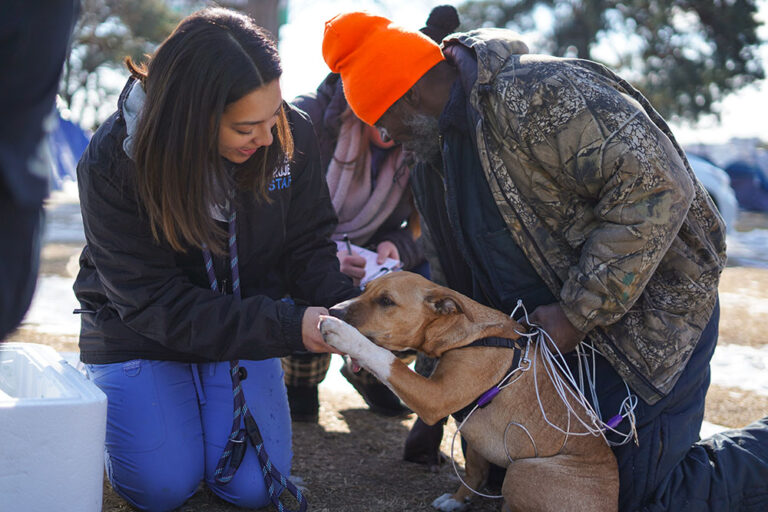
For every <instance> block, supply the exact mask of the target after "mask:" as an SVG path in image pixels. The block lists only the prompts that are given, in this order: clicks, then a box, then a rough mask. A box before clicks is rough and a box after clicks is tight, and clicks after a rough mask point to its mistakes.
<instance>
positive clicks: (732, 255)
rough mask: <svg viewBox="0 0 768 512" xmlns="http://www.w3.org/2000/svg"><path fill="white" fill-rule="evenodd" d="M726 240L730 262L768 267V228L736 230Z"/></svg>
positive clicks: (747, 265)
mask: <svg viewBox="0 0 768 512" xmlns="http://www.w3.org/2000/svg"><path fill="white" fill-rule="evenodd" d="M726 242H727V244H728V249H727V254H728V263H729V264H731V265H741V266H746V267H759V268H768V229H752V230H750V231H734V232H731V233H728V235H727V239H726Z"/></svg>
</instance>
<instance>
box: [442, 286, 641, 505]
mask: <svg viewBox="0 0 768 512" xmlns="http://www.w3.org/2000/svg"><path fill="white" fill-rule="evenodd" d="M520 308H522V310H523V316H524V318H525V322H526V323H527V324H528V325H529V326H531V330H530V331H529V332H518V331H515V332H516V333H517V334H519V335H520V336H522V337H525V338H527V339H528V341H527V342H526V345H525V353H524V355H523V356H522V357H521V358H520V365H519V366H518V367H517V368H514V369H512V371H510V372H509V373H508V374H507V375H506V376H505V377H504V378H503V379H502V380H501V382H500V383H499V384H498V385H497V386H496V387H497V388H499V389H503V388H505V387H507V386H509V385H510V384H512V383H513V382H515V381H517V379H518V378H519V377H520V376H521V375H522V373H523V372H525V371H527V370H528V369H529V367H531V361H533V364H532V367H533V382H534V388H535V390H536V400H537V401H538V403H539V410H540V411H541V414H542V416H543V417H544V421H546V422H547V424H548V425H549V426H551V427H552V428H554V429H555V430H557V431H558V432H561V433H563V434H565V436H566V437H565V440H564V441H563V446H565V443H566V442H567V439H568V437H569V436H571V435H576V436H582V435H593V436H600V437H602V438H603V439H604V440H605V442H606V443H607V444H608V445H609V446H621V445H623V444H626V443H628V442H629V441H630V440H631V439H632V438H633V437H635V436H636V435H637V434H636V430H635V413H634V411H635V408H636V407H637V396H635V395H634V394H632V392H631V391H630V390H629V386H628V385H627V383H626V381H624V386H625V388H626V390H627V397H626V398H625V399H624V400H622V402H621V405H620V406H619V412H618V414H617V415H616V416H614V417H613V418H611V419H609V421H608V422H604V421H603V420H602V419H601V418H602V416H601V414H600V403H599V401H598V399H597V390H596V382H595V377H596V375H595V373H596V372H595V366H596V354H600V351H599V350H597V349H596V348H595V347H594V346H592V345H591V344H589V343H587V342H581V343H580V344H579V345H577V347H576V357H577V360H578V369H579V379H578V381H577V380H576V378H574V376H573V374H572V372H571V370H570V368H569V367H568V365H566V364H565V363H564V358H563V354H562V353H561V352H560V349H559V348H558V347H557V344H556V343H555V341H554V340H553V339H552V337H551V336H550V335H549V334H548V333H547V331H545V330H544V329H543V328H542V327H541V326H540V325H538V324H534V323H532V322H531V321H530V319H529V318H528V311H527V310H526V309H525V306H524V305H523V301H522V300H518V301H517V305H515V308H514V309H513V310H512V313H510V315H509V316H510V318H512V319H514V316H515V313H516V312H517V310H518V309H520ZM531 345H533V346H534V354H533V357H532V358H529V357H528V352H529V349H530V347H531ZM550 345H551V346H552V347H554V352H553V351H552V349H551V348H550ZM586 350H590V351H591V371H590V364H589V363H590V361H589V358H590V354H587V353H586ZM538 355H541V360H542V362H543V363H544V370H545V371H546V372H547V376H548V377H549V379H550V381H551V382H552V385H553V386H554V388H555V393H556V394H557V396H559V397H560V400H561V401H562V402H563V404H564V405H565V407H566V409H567V411H568V425H567V426H566V428H565V430H564V429H562V428H561V427H560V426H558V425H555V424H554V423H552V422H551V421H550V420H549V418H548V417H547V413H546V411H544V405H543V404H542V401H541V395H540V394H539V385H538V379H537V368H538V366H537V363H536V362H537V359H538V358H537V356H538ZM600 355H602V354H600ZM516 373H517V376H516V377H515V378H514V379H512V376H513V375H515V374H516ZM622 380H623V379H622ZM587 390H588V391H589V395H590V397H591V398H592V403H590V401H589V400H587V396H586V391H587ZM572 402H573V403H572ZM593 404H594V406H593ZM478 407H480V405H479V404H475V406H474V407H473V408H472V409H471V410H470V411H469V413H468V414H467V415H466V416H465V417H464V419H463V420H462V421H461V422H460V423H459V425H458V426H457V427H456V431H455V432H454V433H453V437H452V438H451V463H452V465H453V470H454V472H455V473H456V476H457V477H458V478H459V481H460V482H461V483H462V485H464V487H466V488H467V489H469V490H470V491H472V492H473V493H474V494H477V495H478V496H482V497H484V498H494V499H498V498H503V497H504V496H502V495H498V496H497V495H491V494H484V493H482V492H480V491H477V490H475V489H473V488H472V487H470V486H469V485H468V484H467V483H466V482H465V481H464V479H463V478H461V475H460V474H459V470H458V468H457V467H456V459H455V458H454V456H453V449H454V448H453V447H454V443H455V441H456V436H457V435H458V433H459V432H461V429H462V427H463V426H464V424H465V423H466V422H467V420H469V418H470V417H471V416H472V414H473V413H474V412H475V411H476V410H477V409H478ZM578 407H580V408H581V409H583V411H584V413H585V414H586V415H587V417H588V418H582V415H581V414H580V413H579V412H577V410H576V409H577V408H578ZM571 416H573V417H575V418H576V420H577V422H578V423H579V424H581V425H582V427H584V431H583V432H573V431H572V430H571ZM623 418H627V420H628V421H629V425H630V429H629V431H628V432H626V433H623V432H619V431H618V430H616V426H617V425H618V423H619V422H620V421H617V422H615V423H614V421H615V420H617V419H623ZM513 424H514V425H515V426H518V427H520V428H521V429H523V431H524V432H525V433H526V434H527V435H528V437H529V439H530V440H531V444H532V445H533V449H534V452H535V453H538V450H537V449H536V443H535V441H534V440H533V437H532V436H531V434H530V432H528V429H526V428H525V427H524V426H523V425H521V424H518V423H515V422H510V423H509V424H508V425H507V428H506V429H505V430H504V450H505V451H507V443H506V437H507V431H508V430H509V427H510V425H513ZM606 432H612V433H614V434H616V435H617V436H618V437H619V441H611V440H609V439H608V438H607V437H606ZM561 449H562V448H561ZM506 455H507V459H508V460H509V461H510V462H512V459H511V457H510V455H509V452H507V453H506Z"/></svg>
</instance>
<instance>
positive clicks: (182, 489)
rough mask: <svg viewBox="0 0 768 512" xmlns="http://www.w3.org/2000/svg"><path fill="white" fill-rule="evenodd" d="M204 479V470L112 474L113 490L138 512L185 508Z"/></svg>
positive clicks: (189, 469) (116, 472)
mask: <svg viewBox="0 0 768 512" xmlns="http://www.w3.org/2000/svg"><path fill="white" fill-rule="evenodd" d="M202 479H203V471H202V468H200V469H199V470H197V471H195V470H193V469H191V468H188V470H187V471H183V470H180V469H177V470H174V471H165V472H162V473H158V472H153V471H137V472H131V473H125V474H121V472H120V471H119V470H118V471H112V472H110V475H109V481H110V483H111V484H112V488H113V489H114V490H115V491H116V492H117V493H118V494H119V495H120V496H122V497H123V498H124V499H125V500H126V501H128V502H129V503H130V504H131V505H133V506H134V507H136V508H138V509H139V510H148V511H153V512H154V511H158V512H159V511H166V510H174V509H176V508H178V507H180V506H181V505H183V504H184V503H185V502H186V501H187V500H188V499H189V498H191V497H192V495H193V494H195V492H196V491H197V488H198V486H199V485H200V482H201V481H202Z"/></svg>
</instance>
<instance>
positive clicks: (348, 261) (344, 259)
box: [336, 249, 397, 286]
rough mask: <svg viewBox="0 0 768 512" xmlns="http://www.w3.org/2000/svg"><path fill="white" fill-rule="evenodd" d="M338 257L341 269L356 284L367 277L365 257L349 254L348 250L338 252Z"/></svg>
mask: <svg viewBox="0 0 768 512" xmlns="http://www.w3.org/2000/svg"><path fill="white" fill-rule="evenodd" d="M395 250H397V249H395ZM336 257H337V258H338V259H339V266H340V267H341V271H342V272H343V273H345V274H346V275H348V276H349V277H351V278H352V283H353V284H354V285H355V286H359V285H360V280H361V279H362V278H363V277H365V258H363V257H362V256H360V255H359V254H354V253H353V254H349V253H348V252H347V251H339V252H337V253H336Z"/></svg>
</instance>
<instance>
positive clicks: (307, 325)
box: [301, 306, 341, 354]
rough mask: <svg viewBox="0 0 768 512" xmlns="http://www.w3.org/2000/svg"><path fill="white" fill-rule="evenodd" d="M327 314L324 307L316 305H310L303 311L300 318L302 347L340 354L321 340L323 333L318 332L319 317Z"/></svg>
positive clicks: (314, 350) (313, 350)
mask: <svg viewBox="0 0 768 512" xmlns="http://www.w3.org/2000/svg"><path fill="white" fill-rule="evenodd" d="M327 314H328V310H327V309H326V308H321V307H317V306H310V307H308V308H307V309H306V310H305V311H304V316H303V317H302V318H301V338H302V341H303V342H304V347H305V348H306V349H307V350H309V351H310V352H331V353H333V354H341V352H339V351H338V350H336V349H335V348H333V347H332V346H330V345H329V344H327V343H326V342H325V341H324V340H323V334H322V333H321V332H320V320H321V319H322V318H321V317H322V316H324V315H327Z"/></svg>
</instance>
